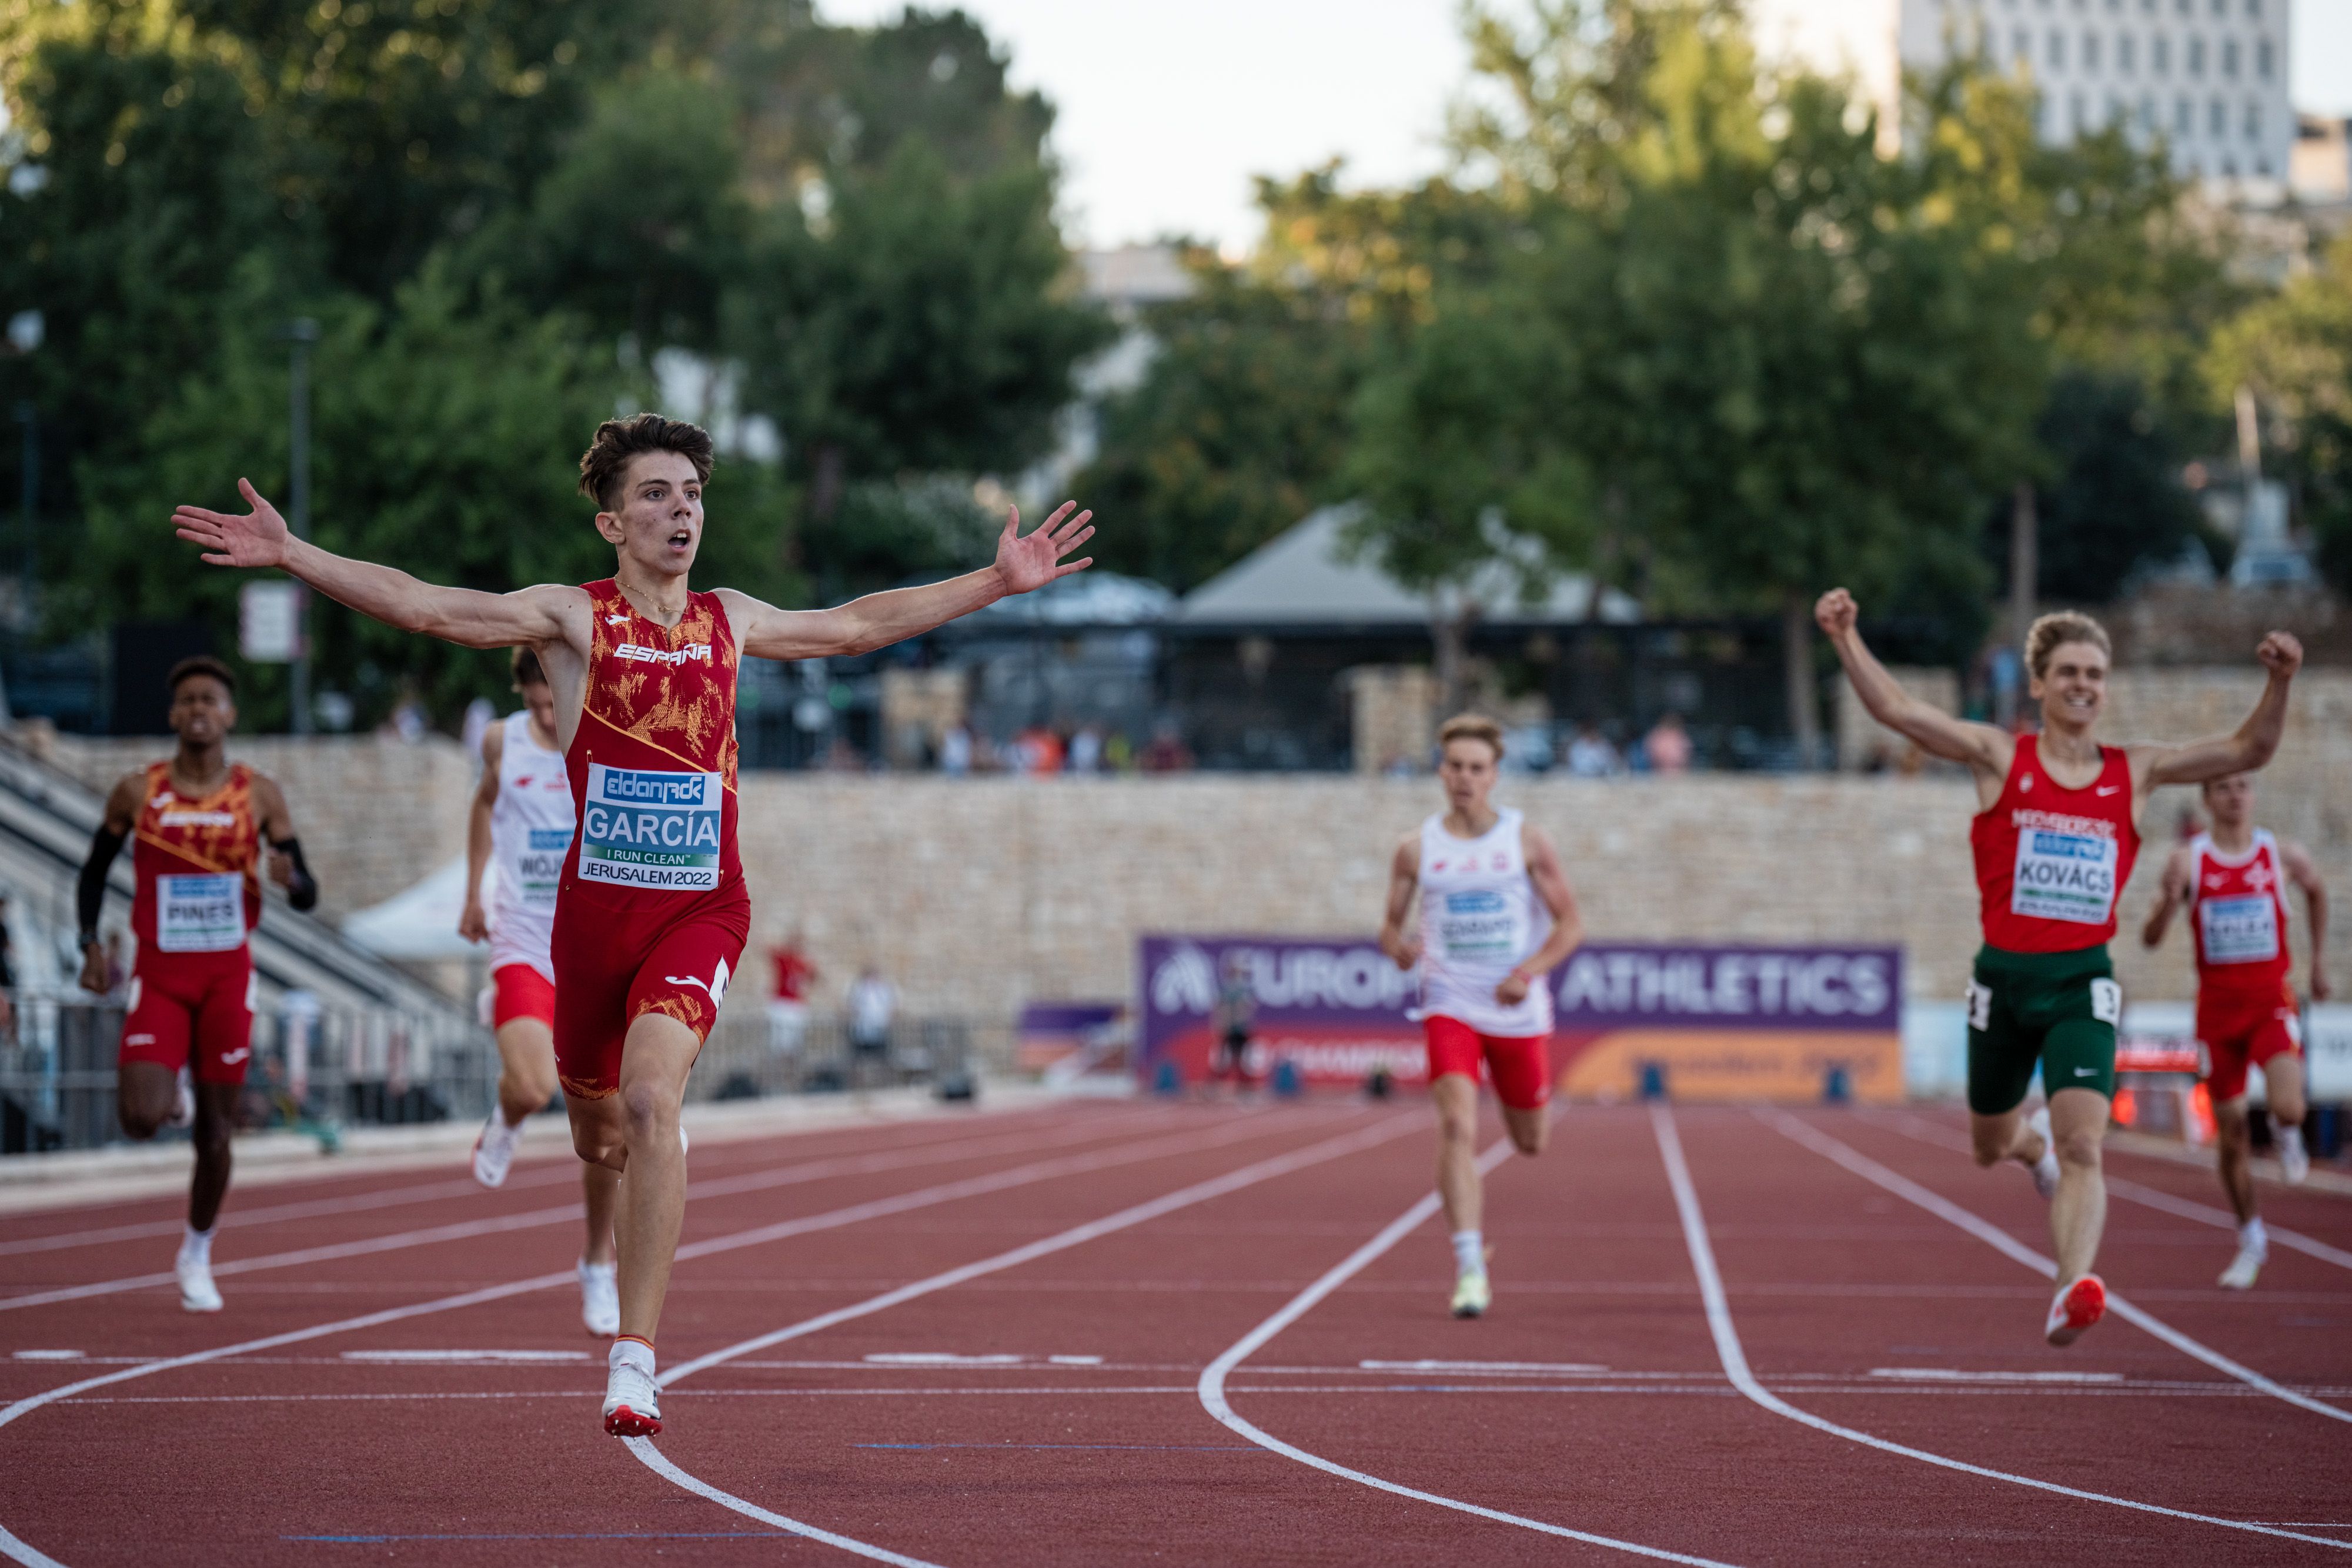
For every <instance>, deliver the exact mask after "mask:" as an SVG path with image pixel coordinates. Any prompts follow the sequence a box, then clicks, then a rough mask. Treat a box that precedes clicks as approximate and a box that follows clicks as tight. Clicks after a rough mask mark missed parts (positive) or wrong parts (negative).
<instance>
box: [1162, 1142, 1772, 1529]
mask: <svg viewBox="0 0 2352 1568" xmlns="http://www.w3.org/2000/svg"><path fill="white" fill-rule="evenodd" d="M1510 1152H1511V1145H1510V1144H1509V1143H1508V1142H1507V1141H1504V1142H1499V1143H1496V1145H1493V1146H1492V1147H1491V1148H1489V1149H1487V1150H1486V1153H1484V1154H1482V1155H1479V1156H1478V1169H1479V1172H1480V1174H1481V1175H1484V1174H1485V1173H1486V1172H1487V1171H1490V1170H1492V1169H1494V1168H1495V1167H1496V1166H1498V1165H1500V1164H1502V1163H1503V1160H1504V1159H1505V1157H1506V1156H1507V1155H1509V1154H1510ZM1436 1212H1437V1195H1436V1194H1435V1193H1429V1194H1426V1195H1424V1196H1423V1197H1421V1198H1420V1199H1419V1200H1417V1201H1416V1202H1415V1203H1414V1204H1413V1206H1412V1207H1410V1208H1408V1209H1406V1210H1405V1211H1404V1212H1403V1213H1402V1214H1401V1215H1399V1216H1397V1217H1396V1218H1394V1219H1392V1220H1391V1221H1389V1223H1388V1225H1387V1227H1386V1228H1383V1229H1382V1230H1381V1232H1380V1234H1379V1235H1377V1236H1374V1237H1373V1238H1372V1239H1370V1241H1367V1242H1365V1243H1364V1244H1363V1245H1362V1246H1361V1247H1359V1248H1357V1249H1355V1250H1354V1251H1353V1252H1351V1253H1349V1255H1348V1256H1347V1257H1346V1258H1344V1259H1342V1260H1340V1261H1339V1263H1338V1264H1337V1265H1336V1266H1334V1267H1333V1268H1332V1269H1331V1270H1329V1271H1328V1272H1327V1273H1325V1274H1324V1276H1323V1277H1322V1278H1321V1279H1319V1280H1318V1281H1315V1282H1314V1283H1313V1284H1311V1285H1309V1286H1307V1289H1305V1290H1303V1291H1299V1292H1298V1294H1297V1295H1296V1296H1293V1297H1292V1298H1291V1299H1290V1300H1289V1301H1288V1302H1286V1304H1285V1305H1284V1306H1283V1307H1282V1309H1281V1310H1280V1311H1279V1312H1276V1313H1275V1314H1274V1315H1273V1316H1272V1317H1270V1318H1268V1319H1266V1320H1265V1322H1262V1323H1260V1324H1258V1325H1257V1327H1255V1328H1254V1329H1252V1330H1250V1332H1249V1333H1245V1334H1244V1335H1243V1336H1242V1337H1241V1338H1240V1339H1238V1340H1236V1341H1234V1343H1232V1344H1231V1345H1229V1346H1227V1347H1226V1349H1225V1351H1224V1354H1222V1355H1220V1356H1218V1357H1217V1359H1216V1360H1214V1361H1213V1362H1211V1363H1210V1364H1208V1365H1207V1366H1205V1367H1203V1368H1202V1369H1201V1377H1200V1381H1199V1382H1198V1383H1197V1384H1195V1385H1193V1387H1194V1392H1195V1393H1196V1394H1197V1395H1198V1396H1199V1398H1200V1401H1201V1406H1202V1408H1203V1409H1205V1410H1206V1411H1208V1413H1209V1414H1210V1415H1211V1416H1214V1417H1215V1418H1216V1419H1217V1420H1218V1421H1219V1422H1221V1423H1222V1424H1223V1425H1224V1426H1225V1427H1227V1428H1228V1429H1230V1430H1232V1431H1234V1432H1237V1433H1239V1434H1240V1435H1241V1436H1242V1437H1246V1438H1248V1439H1249V1440H1250V1441H1251V1442H1253V1443H1255V1444H1256V1445H1257V1446H1258V1447H1259V1448H1269V1449H1272V1450H1273V1451H1274V1452H1276V1453H1277V1454H1280V1455H1282V1456H1283V1457H1284V1458H1289V1459H1296V1460H1297V1461H1298V1462H1299V1463H1300V1464H1302V1465H1306V1466H1307V1467H1309V1468H1310V1469H1318V1470H1321V1471H1322V1472H1323V1473H1324V1474H1325V1475H1330V1476H1338V1477H1339V1479H1342V1480H1349V1481H1354V1482H1355V1483H1356V1484H1357V1485H1359V1486H1366V1487H1370V1488H1371V1489H1372V1490H1375V1491H1384V1492H1388V1493H1390V1494H1391V1495H1392V1496H1395V1497H1406V1498H1411V1499H1412V1500H1414V1501H1415V1502H1426V1503H1434V1504H1435V1505H1436V1506H1438V1507H1439V1508H1445V1509H1452V1510H1453V1511H1454V1512H1456V1513H1467V1514H1472V1515H1475V1517H1477V1518H1479V1519H1486V1520H1492V1521H1495V1522H1496V1523H1497V1524H1512V1525H1517V1526H1518V1527H1519V1528H1520V1529H1522V1530H1532V1531H1538V1532H1540V1533H1542V1534H1545V1535H1559V1536H1565V1537H1567V1538H1568V1539H1569V1540H1570V1541H1581V1542H1584V1543H1585V1544H1587V1545H1588V1546H1606V1547H1609V1548H1612V1550H1615V1551H1618V1552H1633V1554H1634V1555H1635V1556H1637V1557H1654V1558H1657V1559H1659V1560H1661V1561H1663V1562H1667V1563H1692V1564H1697V1565H1699V1568H1726V1565H1725V1564H1722V1563H1716V1562H1715V1561H1714V1560H1713V1559H1711V1558H1706V1557H1686V1556H1685V1555H1683V1554H1682V1553H1681V1552H1667V1551H1664V1550H1663V1549H1661V1548H1658V1547H1655V1546H1644V1545H1643V1544H1641V1543H1640V1542H1633V1541H1619V1540H1617V1539H1616V1538H1615V1537H1614V1536H1608V1535H1595V1534H1593V1533H1591V1531H1582V1530H1570V1529H1569V1528H1568V1527H1567V1526H1566V1525H1561V1524H1553V1523H1551V1522H1549V1521H1546V1520H1540V1519H1529V1518H1528V1517H1527V1516H1526V1515H1524V1514H1517V1513H1506V1512H1505V1511H1502V1510H1501V1509H1497V1508H1486V1507H1483V1506H1481V1505H1480V1504H1478V1503H1475V1502H1465V1501H1464V1500H1462V1499H1460V1498H1455V1497H1444V1496H1441V1495H1440V1494H1439V1493H1436V1492H1430V1491H1423V1490H1420V1489H1419V1488H1418V1487H1409V1486H1403V1485H1401V1484H1399V1483H1398V1482H1396V1481H1391V1480H1382V1479H1381V1478H1380V1477H1378V1476H1374V1475H1367V1474H1365V1473H1364V1472H1363V1471H1362V1470H1357V1469H1349V1468H1348V1467H1347V1466H1346V1465H1343V1464H1340V1463H1339V1462H1338V1461H1337V1460H1334V1459H1327V1458H1323V1456H1322V1455H1320V1454H1310V1453H1308V1452H1307V1450H1306V1449H1304V1448H1299V1447H1298V1446H1297V1444H1295V1443H1286V1442H1284V1441H1283V1440H1282V1439H1281V1438H1280V1437H1276V1436H1274V1434H1272V1433H1271V1432H1268V1431H1266V1430H1265V1428H1263V1427H1258V1426H1256V1425H1255V1424H1254V1423H1252V1422H1250V1421H1248V1420H1246V1419H1244V1417H1243V1416H1241V1414H1240V1413H1239V1412H1237V1411H1236V1410H1234V1407H1233V1403H1232V1401H1231V1400H1229V1399H1228V1398H1227V1397H1226V1393H1227V1390H1226V1386H1225V1379H1226V1378H1227V1377H1229V1376H1231V1375H1232V1374H1233V1370H1234V1368H1235V1367H1236V1366H1239V1365H1240V1364H1242V1363H1243V1362H1244V1361H1246V1360H1248V1359H1249V1357H1250V1356H1252V1355H1254V1354H1256V1352H1257V1351H1258V1350H1259V1348H1260V1347H1262V1346H1264V1345H1265V1343H1266V1342H1267V1341H1269V1340H1271V1339H1273V1338H1274V1336H1275V1335H1276V1334H1278V1333H1281V1332H1282V1331H1283V1330H1285V1329H1286V1328H1288V1327H1289V1326H1290V1325H1291V1324H1292V1323H1295V1322H1297V1321H1298V1320H1299V1319H1300V1318H1302V1317H1304V1316H1306V1315H1307V1312H1310V1311H1312V1310H1313V1309H1314V1307H1315V1306H1316V1304H1317V1303H1318V1302H1319V1301H1322V1300H1323V1299H1324V1298H1325V1297H1326V1296H1328V1295H1329V1294H1330V1293H1331V1292H1332V1291H1336V1290H1338V1289H1339V1287H1340V1286H1341V1285H1344V1284H1346V1283H1347V1282H1348V1281H1349V1280H1350V1279H1352V1278H1353V1277H1354V1276H1355V1275H1357V1274H1358V1273H1360V1272H1361V1271H1362V1270H1364V1269H1365V1268H1367V1267H1368V1266H1370V1264H1371V1262H1372V1261H1373V1260H1375V1259H1377V1258H1379V1257H1380V1256H1381V1254H1382V1253H1384V1252H1386V1251H1388V1250H1389V1249H1391V1248H1392V1247H1394V1246H1395V1245H1396V1244H1397V1243H1398V1242H1400V1241H1402V1240H1403V1239H1405V1237H1407V1236H1409V1235H1411V1234H1412V1232H1413V1231H1414V1230H1416V1229H1418V1228H1420V1227H1421V1225H1422V1222H1423V1221H1424V1220H1426V1219H1427V1218H1429V1217H1430V1216H1431V1215H1433V1214H1434V1213H1436ZM1283 1392H1284V1393H1286V1394H1288V1393H1297V1392H1302V1391H1301V1390H1298V1389H1295V1388H1286V1389H1284V1390H1283ZM1479 1392H1481V1393H1486V1392H1489V1390H1487V1389H1484V1388H1482V1389H1480V1390H1479Z"/></svg>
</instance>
